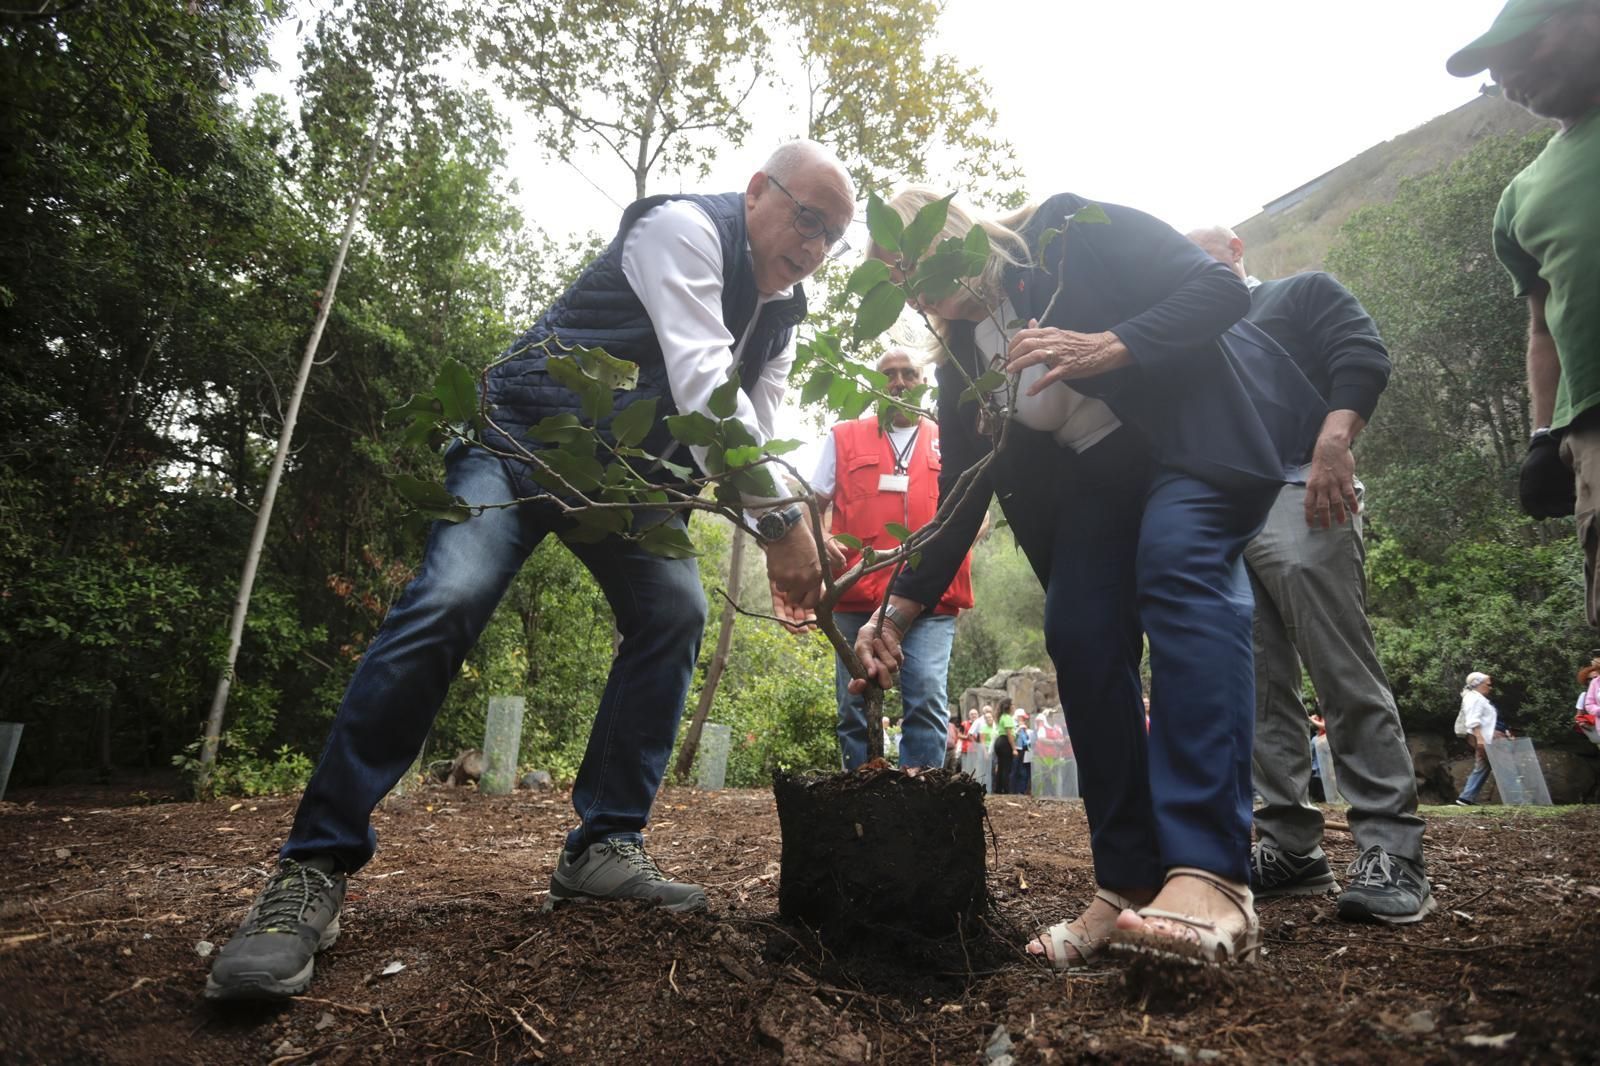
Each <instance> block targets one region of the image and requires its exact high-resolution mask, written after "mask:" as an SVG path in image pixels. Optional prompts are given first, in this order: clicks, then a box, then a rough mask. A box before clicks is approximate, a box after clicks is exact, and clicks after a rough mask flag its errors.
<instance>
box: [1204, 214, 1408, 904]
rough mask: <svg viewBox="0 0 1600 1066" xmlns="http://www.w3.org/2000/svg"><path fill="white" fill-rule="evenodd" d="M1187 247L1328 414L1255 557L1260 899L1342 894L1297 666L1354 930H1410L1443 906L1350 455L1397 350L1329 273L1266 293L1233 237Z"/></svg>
mask: <svg viewBox="0 0 1600 1066" xmlns="http://www.w3.org/2000/svg"><path fill="white" fill-rule="evenodd" d="M1189 238H1190V239H1191V240H1193V241H1194V242H1195V243H1196V244H1198V245H1199V246H1200V247H1201V248H1203V249H1205V250H1206V251H1207V252H1208V253H1210V254H1211V256H1212V257H1213V258H1215V259H1217V260H1219V261H1220V262H1222V263H1225V264H1227V265H1228V266H1229V267H1231V268H1232V269H1233V271H1234V272H1235V273H1236V274H1238V275H1239V277H1241V278H1243V279H1244V281H1245V284H1246V285H1248V286H1249V287H1250V312H1249V314H1247V315H1246V316H1245V318H1246V320H1247V321H1249V322H1252V323H1254V324H1255V325H1257V326H1259V327H1260V328H1261V329H1262V330H1263V331H1264V332H1265V333H1267V334H1268V335H1269V336H1271V337H1272V339H1273V340H1275V341H1277V342H1278V343H1279V344H1280V345H1282V346H1283V348H1284V349H1285V350H1286V351H1287V352H1288V353H1289V355H1290V356H1291V357H1292V358H1293V359H1294V361H1295V363H1296V364H1297V365H1298V366H1299V367H1300V369H1301V371H1303V372H1304V373H1305V375H1306V377H1307V378H1309V379H1310V380H1311V383H1312V384H1313V385H1315V386H1316V388H1317V391H1318V392H1320V393H1321V394H1322V396H1323V398H1324V399H1325V400H1326V401H1327V404H1328V414H1327V417H1326V418H1325V420H1324V421H1323V424H1322V430H1321V432H1320V433H1319V434H1318V437H1317V443H1316V446H1315V448H1314V450H1313V452H1312V456H1311V462H1310V463H1309V464H1307V465H1306V466H1305V467H1304V468H1303V469H1302V470H1301V471H1300V477H1299V478H1298V479H1296V480H1295V481H1294V482H1291V483H1290V484H1288V485H1285V486H1284V487H1283V489H1282V490H1281V491H1280V492H1279V494H1278V498H1277V501H1276V503H1275V504H1274V505H1273V508H1272V512H1271V514H1270V515H1269V516H1268V518H1267V524H1266V525H1265V526H1264V527H1263V528H1262V530H1261V532H1260V533H1258V534H1257V535H1256V537H1255V539H1254V540H1252V541H1251V542H1250V545H1249V546H1248V547H1247V548H1246V549H1245V563H1246V565H1247V567H1248V569H1249V572H1250V583H1251V585H1252V587H1253V589H1254V591H1255V599H1256V614H1255V633H1254V637H1255V656H1256V737H1255V752H1254V758H1253V760H1252V762H1253V765H1252V770H1253V776H1254V781H1255V787H1256V791H1257V792H1259V793H1260V794H1261V798H1262V800H1263V805H1262V806H1261V807H1260V808H1258V809H1257V810H1256V812H1255V829H1256V838H1257V842H1256V844H1255V846H1254V847H1253V848H1252V849H1251V863H1250V867H1251V870H1250V875H1251V888H1252V889H1253V890H1254V892H1255V896H1256V899H1258V900H1261V899H1271V898H1273V897H1275V896H1291V895H1320V894H1324V893H1329V892H1337V891H1338V888H1339V886H1338V884H1337V883H1336V882H1335V881H1334V877H1333V871H1332V870H1331V869H1330V868H1329V866H1328V859H1327V856H1326V855H1324V854H1323V851H1322V834H1323V819H1322V812H1321V811H1320V810H1318V809H1317V808H1316V807H1314V806H1312V804H1311V802H1310V799H1309V796H1308V788H1309V784H1310V780H1311V757H1310V746H1309V745H1308V744H1307V743H1306V741H1307V736H1308V733H1309V727H1308V725H1307V719H1306V711H1305V706H1304V705H1303V704H1302V702H1301V699H1300V664H1301V662H1302V661H1304V663H1305V667H1306V669H1307V670H1308V671H1309V672H1310V674H1311V683H1312V684H1313V685H1314V686H1315V687H1316V690H1317V697H1318V700H1319V701H1320V703H1321V705H1322V708H1323V716H1324V718H1325V720H1326V724H1327V734H1328V745H1329V749H1330V750H1331V752H1332V755H1333V764H1334V770H1335V775H1336V778H1337V780H1338V783H1339V791H1340V792H1341V793H1342V794H1343V795H1344V797H1345V799H1347V800H1348V801H1349V802H1350V829H1351V832H1352V833H1353V834H1354V836H1355V839H1356V844H1357V846H1358V847H1359V848H1360V849H1361V854H1360V857H1359V858H1358V859H1357V860H1356V862H1355V863H1354V864H1353V865H1352V866H1351V868H1350V871H1349V876H1350V878H1351V881H1350V886H1349V887H1348V888H1347V889H1346V890H1345V891H1344V892H1343V893H1342V894H1341V895H1340V897H1339V915H1340V917H1343V918H1351V919H1370V920H1375V921H1382V922H1391V923H1404V922H1414V921H1418V920H1420V919H1421V918H1422V917H1423V916H1424V915H1425V914H1427V913H1428V912H1429V911H1431V910H1433V908H1434V901H1433V896H1432V893H1431V892H1430V891H1429V888H1428V879H1427V877H1426V875H1425V873H1424V870H1423V861H1422V829H1423V823H1422V819H1421V818H1420V817H1418V816H1417V788H1416V777H1415V774H1414V772H1413V770H1412V765H1411V753H1410V751H1409V750H1408V749H1407V748H1406V739H1405V732H1404V731H1403V730H1402V728H1401V726H1400V714H1399V712H1398V711H1397V710H1396V708H1395V703H1394V695H1393V694H1392V693H1391V692H1390V690H1389V682H1388V680H1387V679H1386V678H1385V677H1384V673H1383V667H1382V666H1381V665H1380V664H1379V663H1378V652H1377V648H1376V646H1375V644H1374V642H1373V638H1372V629H1371V627H1370V626H1369V625H1368V624H1367V613H1366V577H1365V572H1364V569H1363V565H1364V561H1365V558H1366V552H1365V548H1364V546H1363V544H1362V539H1361V496H1362V486H1361V482H1360V481H1358V480H1357V479H1356V476H1355V457H1354V454H1353V453H1352V452H1351V450H1350V449H1351V445H1352V444H1354V443H1355V439H1356V437H1357V436H1358V435H1359V434H1360V433H1361V430H1362V429H1363V428H1364V427H1365V426H1366V424H1367V420H1368V419H1369V418H1371V417H1372V412H1373V410H1374V409H1375V408H1376V407H1377V405H1378V397H1379V395H1380V394H1381V393H1382V392H1383V390H1384V387H1385V386H1386V385H1387V384H1388V380H1389V366H1390V364H1389V353H1388V350H1387V349H1386V348H1385V347H1384V345H1383V341H1382V340H1381V339H1380V338H1379V336H1378V328H1377V326H1376V324H1374V323H1373V321H1372V318H1371V316H1369V315H1368V314H1367V312H1366V310H1365V309H1364V308H1363V307H1362V306H1361V304H1360V302H1359V301H1357V300H1356V298H1355V296H1354V295H1353V294H1351V292H1350V291H1349V290H1348V289H1346V288H1345V287H1344V286H1343V285H1340V284H1339V283H1338V282H1337V281H1335V280H1334V279H1333V277H1332V276H1330V275H1328V274H1324V273H1321V272H1310V273H1304V274H1295V275H1293V276H1291V277H1287V278H1282V279H1279V280H1277V281H1265V282H1263V281H1258V280H1257V279H1255V278H1253V277H1250V276H1249V275H1248V274H1246V273H1245V269H1244V242H1243V241H1241V240H1240V239H1239V237H1238V236H1237V235H1236V234H1235V233H1234V232H1233V231H1232V230H1229V229H1226V228H1225V227H1220V226H1219V227H1215V228H1212V229H1205V230H1196V231H1195V232H1193V233H1191V234H1189Z"/></svg>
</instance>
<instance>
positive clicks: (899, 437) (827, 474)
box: [811, 425, 917, 497]
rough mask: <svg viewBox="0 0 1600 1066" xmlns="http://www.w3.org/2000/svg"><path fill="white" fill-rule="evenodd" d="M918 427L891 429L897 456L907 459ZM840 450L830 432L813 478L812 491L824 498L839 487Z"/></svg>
mask: <svg viewBox="0 0 1600 1066" xmlns="http://www.w3.org/2000/svg"><path fill="white" fill-rule="evenodd" d="M916 433H917V427H916V426H895V425H891V426H890V427H889V447H891V448H893V449H894V453H895V454H896V455H899V454H901V453H902V452H903V453H905V456H906V458H907V459H910V458H911V452H912V451H913V450H915V445H913V444H912V443H911V441H912V438H913V437H915V436H916ZM838 467H839V450H838V447H837V446H836V445H835V443H834V439H833V434H832V433H831V432H830V433H829V434H828V436H827V439H826V440H824V441H823V442H822V455H821V456H820V457H818V459H817V472H816V473H815V474H813V475H812V476H811V488H812V491H814V492H816V493H818V494H819V495H822V496H829V497H831V496H832V495H833V490H834V489H836V488H838V487H839V470H838Z"/></svg>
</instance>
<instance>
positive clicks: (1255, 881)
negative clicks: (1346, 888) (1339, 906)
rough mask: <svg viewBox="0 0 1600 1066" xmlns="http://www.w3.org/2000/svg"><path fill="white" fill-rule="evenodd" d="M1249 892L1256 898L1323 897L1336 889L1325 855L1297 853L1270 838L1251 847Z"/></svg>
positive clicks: (1336, 885) (1337, 885)
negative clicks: (1282, 848)
mask: <svg viewBox="0 0 1600 1066" xmlns="http://www.w3.org/2000/svg"><path fill="white" fill-rule="evenodd" d="M1250 891H1251V892H1253V893H1254V894H1255V897H1256V899H1277V898H1278V897H1280V896H1326V895H1330V894H1332V893H1334V892H1337V891H1339V883H1338V882H1337V881H1335V880H1334V879H1333V871H1332V870H1331V869H1329V868H1328V857H1327V856H1326V855H1296V854H1295V853H1294V852H1292V851H1282V850H1280V849H1279V848H1278V846H1277V845H1276V844H1273V843H1271V842H1270V841H1265V840H1263V841H1261V842H1259V843H1257V844H1256V845H1255V846H1254V847H1253V848H1251V849H1250Z"/></svg>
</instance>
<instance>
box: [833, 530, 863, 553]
mask: <svg viewBox="0 0 1600 1066" xmlns="http://www.w3.org/2000/svg"><path fill="white" fill-rule="evenodd" d="M833 539H834V540H836V541H838V542H839V543H840V544H843V545H844V546H845V547H846V548H849V549H850V550H851V551H853V552H858V551H860V550H861V543H862V542H861V538H860V537H855V536H851V535H850V534H849V533H835V534H834V535H833Z"/></svg>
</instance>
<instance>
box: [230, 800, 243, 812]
mask: <svg viewBox="0 0 1600 1066" xmlns="http://www.w3.org/2000/svg"><path fill="white" fill-rule="evenodd" d="M243 806H244V804H242V803H235V804H234V805H233V806H232V807H229V808H228V813H229V814H232V813H233V812H234V811H236V810H238V809H239V808H240V807H243Z"/></svg>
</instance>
